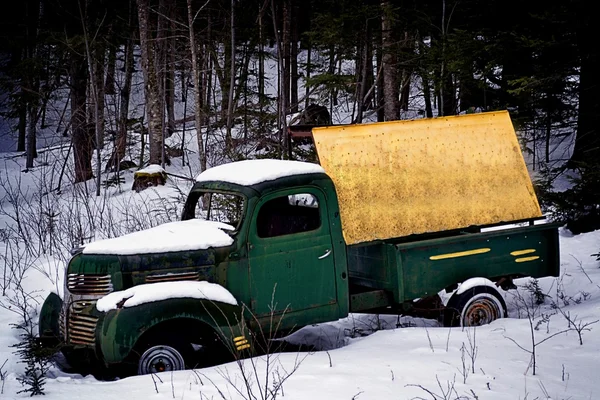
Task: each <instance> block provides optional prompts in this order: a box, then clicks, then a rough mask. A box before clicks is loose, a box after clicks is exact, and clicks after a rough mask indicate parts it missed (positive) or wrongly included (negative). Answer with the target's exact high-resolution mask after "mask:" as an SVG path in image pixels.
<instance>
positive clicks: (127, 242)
mask: <svg viewBox="0 0 600 400" xmlns="http://www.w3.org/2000/svg"><path fill="white" fill-rule="evenodd" d="M223 230H228V231H232V230H234V228H233V227H232V226H231V225H227V224H224V223H222V222H215V221H205V220H199V219H191V220H188V221H177V222H169V223H166V224H163V225H159V226H156V227H154V228H150V229H146V230H143V231H139V232H133V233H130V234H127V235H124V236H121V237H118V238H113V239H105V240H99V241H97V242H92V243H90V244H87V245H86V246H85V248H84V249H83V253H84V254H120V255H127V254H144V253H146V254H147V253H163V252H167V251H188V250H201V249H208V248H209V247H223V246H229V245H230V244H232V243H233V239H232V238H231V236H229V235H228V234H227V233H225V232H223Z"/></svg>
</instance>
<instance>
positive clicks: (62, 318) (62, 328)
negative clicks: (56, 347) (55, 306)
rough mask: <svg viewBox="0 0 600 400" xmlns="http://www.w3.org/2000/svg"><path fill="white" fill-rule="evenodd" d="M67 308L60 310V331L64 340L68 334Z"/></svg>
mask: <svg viewBox="0 0 600 400" xmlns="http://www.w3.org/2000/svg"><path fill="white" fill-rule="evenodd" d="M65 312H66V311H65V309H64V308H63V309H62V310H60V314H59V316H58V332H59V335H60V337H61V339H62V340H64V339H65V338H66V337H67V335H65Z"/></svg>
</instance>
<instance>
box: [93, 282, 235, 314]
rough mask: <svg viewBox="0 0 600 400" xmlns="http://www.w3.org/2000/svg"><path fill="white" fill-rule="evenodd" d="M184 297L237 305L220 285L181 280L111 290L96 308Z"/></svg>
mask: <svg viewBox="0 0 600 400" xmlns="http://www.w3.org/2000/svg"><path fill="white" fill-rule="evenodd" d="M184 297H190V298H193V299H205V300H211V301H217V302H221V303H227V304H232V305H234V306H235V305H237V301H236V299H235V297H233V295H232V294H231V293H230V292H229V291H228V290H227V289H225V288H224V287H223V286H221V285H217V284H216V283H210V282H206V281H201V282H190V281H182V282H159V283H148V284H145V285H138V286H134V287H132V288H129V289H127V290H121V291H119V292H113V293H110V294H107V295H106V296H104V297H102V298H101V299H99V300H98V302H97V303H96V308H97V309H98V311H100V312H106V311H110V310H116V309H117V307H119V306H121V307H125V308H127V307H134V306H139V305H140V304H145V303H152V302H154V301H161V300H167V299H180V298H184Z"/></svg>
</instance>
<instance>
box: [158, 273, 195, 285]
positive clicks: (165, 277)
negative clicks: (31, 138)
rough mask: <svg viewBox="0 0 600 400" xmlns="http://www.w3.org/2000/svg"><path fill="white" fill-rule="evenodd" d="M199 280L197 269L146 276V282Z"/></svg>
mask: <svg viewBox="0 0 600 400" xmlns="http://www.w3.org/2000/svg"><path fill="white" fill-rule="evenodd" d="M199 280H200V273H199V272H198V271H193V272H176V273H168V274H161V275H148V276H146V282H147V283H156V282H175V281H199Z"/></svg>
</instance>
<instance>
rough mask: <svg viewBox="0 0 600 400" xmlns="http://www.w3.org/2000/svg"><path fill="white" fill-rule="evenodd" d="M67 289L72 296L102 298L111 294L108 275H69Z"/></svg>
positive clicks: (110, 283)
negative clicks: (81, 295)
mask: <svg viewBox="0 0 600 400" xmlns="http://www.w3.org/2000/svg"><path fill="white" fill-rule="evenodd" d="M67 287H68V288H69V291H70V292H71V293H73V294H87V295H96V296H98V295H100V296H103V295H105V294H108V293H110V292H112V289H113V287H112V282H111V281H110V275H95V274H69V275H67Z"/></svg>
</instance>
